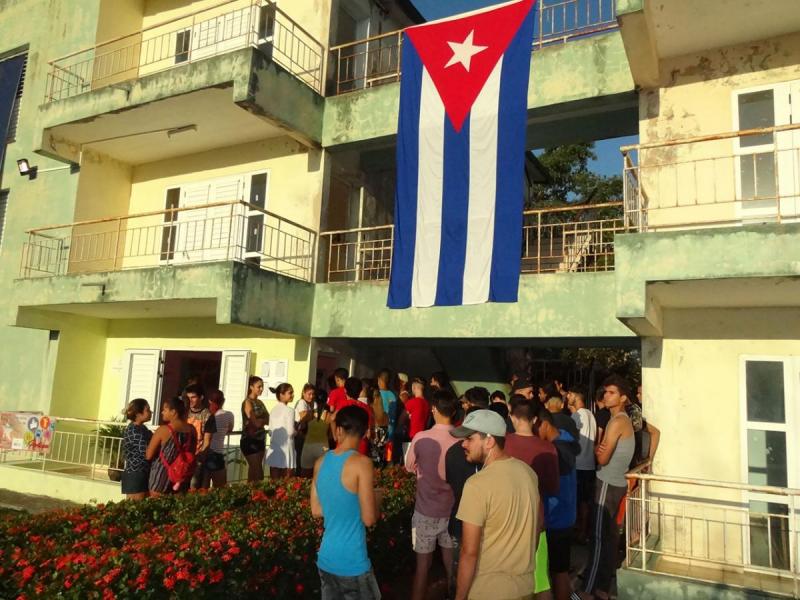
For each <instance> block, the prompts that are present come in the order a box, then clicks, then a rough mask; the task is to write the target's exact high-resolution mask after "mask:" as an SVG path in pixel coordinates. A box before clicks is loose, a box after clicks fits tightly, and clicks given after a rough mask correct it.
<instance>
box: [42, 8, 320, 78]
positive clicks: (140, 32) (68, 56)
mask: <svg viewBox="0 0 800 600" xmlns="http://www.w3.org/2000/svg"><path fill="white" fill-rule="evenodd" d="M263 1H264V2H266V3H267V4H273V2H272V0H263ZM235 2H238V0H224V1H223V2H220V3H219V4H213V5H212V6H207V7H205V8H203V9H200V10H196V11H195V12H191V13H186V14H184V15H178V16H176V17H173V18H171V19H167V20H166V21H161V22H159V23H156V24H155V25H150V26H149V27H145V28H144V29H137V30H136V31H134V32H132V33H126V34H124V35H120V36H117V37H115V38H111V39H110V40H105V41H103V42H98V43H96V44H93V45H91V46H87V47H85V48H81V49H80V50H76V51H75V52H72V53H71V54H65V55H64V56H59V57H58V58H56V59H53V60H50V61H48V62H47V64H49V65H51V66H54V65H55V63H57V62H59V61H62V60H65V59H67V58H72V57H73V56H77V55H78V54H81V53H83V52H89V51H91V50H94V49H95V48H100V47H102V46H107V45H108V44H113V43H115V42H119V41H121V40H124V39H126V38H129V37H135V36H137V35H141V34H143V33H145V32H147V31H151V30H153V29H158V28H160V27H164V26H165V25H170V24H171V23H175V22H177V21H182V20H184V19H187V18H189V17H195V16H197V15H199V14H202V13H206V12H209V11H212V10H214V9H215V8H221V7H223V6H225V5H227V4H233V3H235ZM250 4H251V5H252V4H253V2H252V0H251V2H250ZM312 37H313V36H312Z"/></svg>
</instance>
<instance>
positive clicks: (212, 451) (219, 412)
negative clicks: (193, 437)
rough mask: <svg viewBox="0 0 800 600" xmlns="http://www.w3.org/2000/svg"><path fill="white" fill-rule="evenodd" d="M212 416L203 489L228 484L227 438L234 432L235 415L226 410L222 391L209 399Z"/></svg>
mask: <svg viewBox="0 0 800 600" xmlns="http://www.w3.org/2000/svg"><path fill="white" fill-rule="evenodd" d="M207 400H208V409H209V411H210V412H211V416H210V417H208V421H206V426H205V432H204V439H203V447H204V448H207V454H206V462H205V469H204V470H203V481H202V483H201V487H203V488H209V487H210V486H211V484H212V483H213V484H214V487H215V488H218V487H225V485H226V484H227V483H228V473H227V465H226V462H225V438H226V437H227V436H228V435H229V434H230V432H231V431H233V413H232V412H231V411H229V410H224V409H223V408H222V407H223V406H224V405H225V394H223V393H222V392H221V391H220V390H214V391H213V392H210V393H209V394H208V397H207Z"/></svg>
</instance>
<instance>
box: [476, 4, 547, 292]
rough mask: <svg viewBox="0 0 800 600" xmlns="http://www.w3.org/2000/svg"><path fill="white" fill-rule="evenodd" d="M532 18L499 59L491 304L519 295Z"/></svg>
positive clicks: (527, 18) (531, 12)
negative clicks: (500, 69)
mask: <svg viewBox="0 0 800 600" xmlns="http://www.w3.org/2000/svg"><path fill="white" fill-rule="evenodd" d="M534 13H535V11H530V12H529V13H528V16H526V17H525V20H524V21H523V23H522V25H521V26H520V28H519V31H517V34H516V35H515V36H514V38H513V39H512V40H511V44H510V45H509V47H508V49H506V52H505V55H504V56H503V59H502V60H503V71H502V76H501V78H500V107H501V108H500V111H499V115H498V119H499V122H498V134H497V165H498V168H497V199H496V204H495V220H494V240H493V245H492V275H491V283H490V286H489V301H490V302H516V301H517V295H518V289H519V273H520V269H521V262H522V209H523V193H524V189H523V181H524V177H525V129H526V122H527V111H528V107H527V104H528V79H529V77H530V68H529V65H530V59H531V40H532V39H533V25H534V21H535V19H534ZM487 241H488V240H487Z"/></svg>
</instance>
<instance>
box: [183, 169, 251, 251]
mask: <svg viewBox="0 0 800 600" xmlns="http://www.w3.org/2000/svg"><path fill="white" fill-rule="evenodd" d="M244 182H245V180H244V177H241V176H240V177H229V178H224V179H216V180H213V181H208V182H203V183H197V184H191V185H187V186H183V187H181V196H180V208H191V207H194V206H196V207H198V208H197V209H196V210H181V211H179V212H178V213H177V217H176V219H175V253H174V258H173V262H176V263H181V262H203V261H214V260H227V259H240V258H241V257H240V255H241V254H242V242H241V239H242V237H243V236H244V233H243V230H244V224H243V222H242V220H243V207H242V206H241V205H239V204H234V203H236V202H239V201H241V200H242V199H243V197H244ZM218 203H225V204H224V205H222V206H214V207H206V206H207V205H209V204H218ZM204 207H206V208H204Z"/></svg>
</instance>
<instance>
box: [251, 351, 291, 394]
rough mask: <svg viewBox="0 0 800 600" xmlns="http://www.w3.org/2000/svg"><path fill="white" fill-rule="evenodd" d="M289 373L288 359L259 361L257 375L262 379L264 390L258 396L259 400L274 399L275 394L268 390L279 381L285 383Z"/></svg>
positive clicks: (278, 383)
mask: <svg viewBox="0 0 800 600" xmlns="http://www.w3.org/2000/svg"><path fill="white" fill-rule="evenodd" d="M288 375H289V361H288V359H285V358H279V359H272V360H265V361H263V362H262V363H261V370H260V371H259V374H258V376H259V377H261V379H263V380H264V392H263V393H262V394H261V396H259V398H260V399H261V400H276V399H277V398H276V397H275V394H273V393H272V392H270V391H269V388H274V387H277V386H278V385H280V384H281V383H287V380H286V378H287V377H288Z"/></svg>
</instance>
